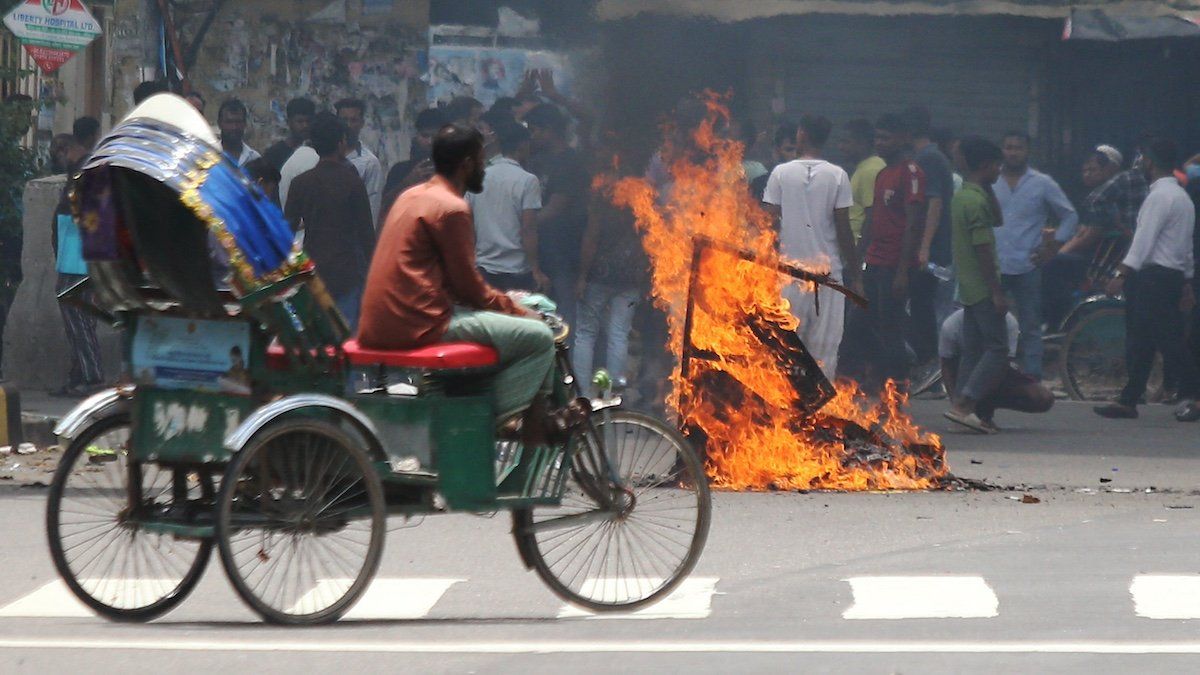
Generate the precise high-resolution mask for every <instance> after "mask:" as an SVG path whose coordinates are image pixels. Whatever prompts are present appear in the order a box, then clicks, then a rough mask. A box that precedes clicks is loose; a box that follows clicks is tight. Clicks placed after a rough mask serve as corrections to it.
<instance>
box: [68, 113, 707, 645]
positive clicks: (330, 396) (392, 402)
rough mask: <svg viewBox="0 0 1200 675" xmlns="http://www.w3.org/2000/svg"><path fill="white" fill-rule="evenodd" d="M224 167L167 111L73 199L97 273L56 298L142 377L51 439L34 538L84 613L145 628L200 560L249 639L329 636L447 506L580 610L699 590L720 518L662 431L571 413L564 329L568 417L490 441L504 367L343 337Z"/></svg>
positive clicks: (305, 266)
mask: <svg viewBox="0 0 1200 675" xmlns="http://www.w3.org/2000/svg"><path fill="white" fill-rule="evenodd" d="M217 147H218V146H217V145H216V139H215V138H213V137H212V135H211V132H210V131H209V130H208V126H207V124H206V123H205V122H204V121H203V119H202V118H201V117H200V116H199V115H198V114H197V113H195V112H194V111H193V110H192V109H191V108H190V106H188V105H187V104H186V102H184V101H183V100H182V99H179V98H176V97H174V96H171V95H166V94H164V95H159V96H156V97H153V98H151V99H150V100H148V101H147V102H145V103H144V104H143V105H142V106H140V107H139V108H137V109H136V110H135V111H134V112H133V113H131V114H130V116H129V117H128V118H127V119H126V120H125V121H123V122H122V123H121V124H120V125H119V126H118V127H117V128H116V129H115V130H114V131H113V132H112V133H111V134H110V135H109V136H108V137H106V138H105V139H104V140H103V141H102V142H101V144H100V145H99V147H98V148H97V150H96V151H95V153H94V154H93V156H92V157H91V158H90V159H89V160H88V162H87V164H86V165H85V166H84V168H83V170H82V172H81V174H80V175H79V177H78V179H77V181H76V184H75V190H74V194H73V205H74V208H75V211H76V216H77V218H78V219H79V223H80V228H81V233H82V235H83V239H84V254H85V258H87V260H88V265H89V278H88V279H87V280H86V281H84V282H83V283H81V284H80V285H78V286H76V287H75V288H72V289H69V290H68V291H66V292H65V293H64V296H65V297H64V300H66V301H73V302H77V303H79V304H80V305H81V306H85V307H88V308H90V309H91V310H92V311H95V312H97V313H99V314H101V315H102V316H104V318H105V319H106V320H108V321H110V322H112V323H114V324H116V325H120V326H122V327H123V328H124V334H125V336H126V338H125V344H126V349H125V360H126V364H127V368H128V371H129V377H130V378H132V380H131V382H129V383H128V384H125V385H123V386H121V387H118V388H115V389H111V390H108V391H105V392H101V393H99V394H96V395H95V396H93V397H91V398H89V399H88V400H86V401H84V402H83V403H82V404H80V405H79V406H78V407H77V408H76V409H75V410H74V411H72V412H71V413H70V414H69V415H68V416H67V417H66V418H64V419H63V420H62V422H61V423H60V424H59V426H58V428H57V429H56V432H57V433H58V434H59V436H60V438H61V443H62V445H63V446H64V447H65V452H64V454H63V457H62V460H61V463H60V466H59V467H58V470H57V472H56V474H55V476H54V480H53V484H52V486H51V489H50V495H49V501H48V506H47V514H46V521H47V522H46V525H47V533H48V539H49V545H50V550H51V554H52V557H53V560H54V564H55V566H56V568H57V570H58V572H59V573H60V575H61V576H62V578H63V579H64V581H65V583H66V584H67V586H68V587H69V588H70V589H71V591H72V592H74V594H75V595H76V596H77V597H79V599H80V600H82V601H83V602H84V603H86V604H87V605H88V606H89V607H91V608H92V609H94V610H95V611H96V612H98V613H99V614H101V615H103V616H105V617H108V618H110V619H114V620H124V621H146V620H150V619H153V618H155V617H157V616H160V615H162V614H163V613H165V612H167V611H169V610H171V609H172V608H174V607H176V606H177V605H178V604H179V603H180V602H182V601H183V600H184V598H185V597H186V596H187V595H188V593H189V592H190V591H191V590H192V589H193V588H194V587H195V585H196V584H197V582H198V581H199V579H200V577H201V575H202V574H203V572H204V570H205V567H206V564H207V563H208V561H209V558H210V556H211V554H212V552H213V549H214V548H215V549H216V550H217V552H218V554H219V557H220V559H221V562H222V564H223V566H224V569H225V572H226V574H227V576H228V578H229V581H230V582H231V583H232V585H233V587H234V589H235V590H236V591H237V593H238V595H239V596H240V597H241V599H242V600H243V601H245V603H246V604H248V605H249V606H250V607H251V608H252V609H253V610H254V611H255V612H257V613H258V614H259V615H260V616H261V617H262V618H263V619H265V620H267V621H271V622H276V623H287V624H313V623H323V622H328V621H334V620H336V619H337V618H338V617H340V616H341V615H342V614H344V613H345V612H346V611H347V610H348V609H349V608H350V607H351V606H352V605H353V604H354V602H355V601H356V600H357V599H358V598H359V597H360V596H361V595H362V593H363V592H364V591H365V590H366V588H367V585H368V584H369V583H370V581H371V578H372V576H373V575H374V573H375V571H376V569H377V567H378V565H379V562H380V557H381V554H382V550H383V546H384V539H385V535H386V524H385V521H386V519H387V517H388V516H392V515H402V516H414V515H424V514H434V513H443V512H450V511H459V512H475V513H480V512H496V511H501V510H506V511H510V512H511V515H512V534H513V537H514V539H515V542H516V548H517V552H518V554H519V555H520V558H521V561H522V562H523V563H524V565H525V566H526V567H527V568H528V569H532V570H534V571H535V572H536V573H537V574H538V575H539V576H540V577H541V578H542V579H543V580H544V581H545V582H546V583H547V584H548V585H549V587H550V588H551V590H552V591H554V592H555V593H556V594H558V595H559V596H561V597H562V598H564V599H565V600H567V601H569V602H571V603H574V604H576V605H579V606H582V607H584V608H586V609H590V610H594V611H604V610H631V609H636V608H638V607H642V606H645V605H648V604H650V603H653V602H655V601H657V600H659V599H661V598H662V597H664V596H665V595H667V594H668V593H670V592H671V590H672V589H674V588H675V586H676V585H677V584H678V583H679V582H680V581H682V580H683V579H684V578H685V577H686V576H687V575H688V574H689V573H690V571H691V570H692V568H693V567H694V566H695V564H696V561H697V559H698V557H699V555H700V553H701V550H702V549H703V546H704V543H705V539H706V536H707V532H708V527H709V518H710V497H709V491H708V486H707V483H706V480H705V475H704V470H703V466H702V464H701V461H700V459H699V458H698V456H697V454H696V453H695V452H694V451H693V449H692V448H691V447H690V446H689V444H688V442H687V441H686V439H685V438H684V437H683V436H681V435H680V433H679V432H678V431H677V430H676V429H674V428H673V427H671V426H669V425H667V424H664V423H663V422H661V421H659V420H656V419H653V418H650V417H647V416H645V415H641V414H638V413H634V412H630V411H626V410H623V409H622V408H621V407H620V402H619V400H618V399H615V398H611V397H610V398H608V399H605V398H603V397H602V398H601V399H599V400H596V401H588V400H586V399H583V398H582V397H581V393H580V391H581V388H580V386H579V384H578V383H577V382H576V380H575V375H574V374H573V373H572V372H571V368H570V365H569V364H570V359H569V358H567V353H566V347H565V340H564V338H565V336H566V332H567V327H566V326H564V325H563V324H562V323H561V321H559V320H557V319H556V318H555V317H554V316H553V315H546V320H547V322H548V323H550V324H551V327H552V328H555V329H556V331H557V335H558V353H557V357H556V366H555V367H556V369H557V370H556V388H555V391H554V392H553V396H552V398H553V403H552V404H553V405H554V406H557V407H560V408H564V409H572V410H574V412H575V414H574V415H573V416H572V417H571V419H572V421H571V422H570V423H564V424H563V426H562V427H561V428H560V429H559V433H558V434H557V435H556V437H555V439H554V440H552V441H551V443H550V444H549V445H548V446H538V447H524V446H523V445H522V444H521V442H520V440H519V437H518V436H512V437H509V436H506V435H505V434H503V433H500V434H498V432H497V429H498V427H497V425H496V421H495V420H494V418H493V411H492V405H491V393H492V391H491V387H492V384H491V379H490V378H489V374H490V373H492V372H493V371H494V368H495V364H496V359H497V357H496V353H495V351H494V350H492V349H491V348H490V347H486V346H482V345H477V344H466V343H444V344H438V345H434V346H432V347H427V348H423V349H416V350H409V351H394V352H379V351H371V350H368V349H364V348H362V347H360V346H359V345H358V344H357V343H356V342H355V341H354V340H352V339H349V337H350V336H349V335H348V331H347V328H346V326H345V322H344V320H343V319H342V317H341V315H340V314H338V312H337V310H336V309H335V307H334V305H333V303H332V301H331V299H330V298H329V296H328V293H327V292H326V291H325V289H324V287H323V285H322V284H321V280H320V277H319V276H318V275H317V273H316V270H314V268H313V265H312V263H311V261H310V260H309V259H308V258H307V257H306V256H305V255H304V252H303V251H302V250H301V248H300V247H299V246H297V245H296V244H295V237H294V235H293V233H292V231H291V229H290V227H289V226H288V225H287V223H286V222H285V221H284V220H283V218H282V215H281V214H280V212H279V210H278V208H277V207H275V206H274V205H273V204H271V203H270V202H269V201H268V200H267V199H266V198H265V197H264V196H263V195H262V193H261V192H259V191H258V190H257V189H256V188H255V187H253V186H252V185H251V184H250V183H249V181H248V180H247V179H246V178H245V177H244V175H243V174H242V173H241V172H240V170H239V169H238V168H237V167H236V166H234V165H233V164H232V163H231V162H230V161H229V160H228V159H227V158H224V157H222V156H221V154H220V153H219V151H218V150H217ZM226 269H227V270H228V272H227V273H224V272H223V270H226ZM223 285H227V286H228V288H222V286H223ZM564 419H565V416H564Z"/></svg>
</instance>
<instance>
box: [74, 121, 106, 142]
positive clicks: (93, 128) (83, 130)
mask: <svg viewBox="0 0 1200 675" xmlns="http://www.w3.org/2000/svg"><path fill="white" fill-rule="evenodd" d="M71 135H72V136H74V137H75V140H76V141H78V142H79V143H80V144H82V145H84V146H86V147H90V144H91V143H95V142H96V138H97V137H99V136H100V120H98V119H96V118H95V117H80V118H79V119H77V120H75V123H74V124H72V125H71Z"/></svg>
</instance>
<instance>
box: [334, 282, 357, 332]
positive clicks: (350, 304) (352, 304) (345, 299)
mask: <svg viewBox="0 0 1200 675" xmlns="http://www.w3.org/2000/svg"><path fill="white" fill-rule="evenodd" d="M362 293H363V289H362V288H356V289H354V290H353V291H347V292H345V293H342V294H341V295H337V296H334V298H333V304H335V305H337V308H338V311H339V312H341V313H342V317H344V318H345V319H346V325H347V326H350V334H351V335H353V334H354V333H356V332H357V331H358V313H359V311H360V310H361V309H362Z"/></svg>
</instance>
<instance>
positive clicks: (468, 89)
mask: <svg viewBox="0 0 1200 675" xmlns="http://www.w3.org/2000/svg"><path fill="white" fill-rule="evenodd" d="M540 68H549V69H551V70H553V71H554V83H555V84H556V85H557V86H558V88H559V89H560V90H561V91H562V92H563V93H564V94H567V95H570V92H571V82H572V80H573V79H574V78H573V77H572V73H571V70H570V67H569V63H568V61H567V57H566V56H564V55H562V54H556V53H554V52H548V51H540V50H536V51H535V50H527V49H513V48H504V47H460V46H451V45H434V46H433V47H430V48H429V71H428V73H427V75H426V83H427V84H428V85H429V89H428V98H429V103H430V105H437V104H438V103H448V102H449V101H450V100H451V99H453V98H454V97H456V96H473V97H474V98H476V99H478V100H479V102H480V103H483V104H484V105H485V106H490V105H492V103H494V102H495V101H496V99H498V98H501V97H504V96H513V95H514V94H516V93H517V90H518V89H520V88H521V81H522V80H523V79H524V76H525V72H526V71H527V70H533V69H540Z"/></svg>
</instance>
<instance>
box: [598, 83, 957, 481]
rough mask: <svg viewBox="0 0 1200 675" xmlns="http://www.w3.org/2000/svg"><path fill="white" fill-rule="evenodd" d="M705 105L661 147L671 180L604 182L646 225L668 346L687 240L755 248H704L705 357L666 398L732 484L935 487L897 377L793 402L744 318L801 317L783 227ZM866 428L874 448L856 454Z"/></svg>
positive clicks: (716, 476)
mask: <svg viewBox="0 0 1200 675" xmlns="http://www.w3.org/2000/svg"><path fill="white" fill-rule="evenodd" d="M705 103H706V105H707V108H708V115H707V118H706V119H705V121H704V122H703V123H702V124H700V126H699V127H698V128H697V129H696V130H695V131H694V133H692V134H691V137H690V139H685V140H684V141H683V142H676V141H674V140H672V139H673V138H675V137H676V136H674V135H673V134H671V133H668V134H667V140H666V141H665V143H664V145H663V148H662V151H661V153H660V157H661V159H662V161H663V163H664V165H665V168H666V170H667V174H668V175H669V183H668V184H667V185H664V186H656V185H654V184H652V183H651V182H650V181H649V180H647V179H645V178H624V179H621V180H619V181H616V182H615V183H611V184H608V185H604V186H598V187H602V189H604V190H606V191H610V192H611V198H612V201H613V202H614V203H616V204H617V205H619V206H623V207H626V208H629V209H630V210H631V211H632V212H633V214H634V216H635V218H636V221H637V224H638V227H639V229H640V230H641V232H642V233H643V235H644V245H645V248H646V251H647V253H648V255H649V257H650V260H651V267H652V274H651V279H652V286H653V295H654V298H655V302H656V303H657V304H658V305H659V306H660V307H661V308H662V309H663V310H664V311H665V312H666V313H667V317H668V324H669V327H670V343H669V348H670V350H671V353H674V354H680V353H681V352H682V348H683V329H684V318H685V311H686V306H687V296H688V288H689V281H690V278H691V261H692V253H693V249H692V247H693V238H694V237H695V236H697V235H704V236H707V237H710V238H712V239H714V240H717V241H721V242H727V243H729V244H732V245H734V246H737V247H740V248H743V249H746V250H749V251H751V252H753V253H754V255H755V256H756V258H757V261H756V262H751V261H747V260H743V259H742V258H740V257H738V256H736V255H734V254H732V253H728V252H725V251H723V250H720V249H711V248H710V249H708V252H707V253H706V254H705V255H704V256H703V258H702V261H701V264H700V269H699V276H698V278H697V283H696V285H695V299H694V302H695V305H694V308H693V322H692V330H691V343H692V345H693V347H694V348H695V349H696V350H703V351H704V352H705V353H707V354H709V355H711V357H710V358H705V359H703V360H693V361H692V365H691V368H690V370H689V373H688V376H687V377H686V378H684V377H683V376H682V374H681V372H680V370H679V368H676V370H675V372H674V373H673V375H672V384H673V388H672V393H671V395H670V396H669V398H668V401H667V403H668V405H670V406H671V407H672V409H674V410H676V411H677V412H679V413H680V416H681V422H682V423H683V424H684V426H686V427H688V428H692V429H698V430H700V431H702V432H703V435H704V436H705V437H706V438H707V455H708V459H707V470H708V474H709V476H710V478H711V479H712V482H713V484H714V485H715V486H717V487H721V488H726V489H733V490H744V489H752V490H753V489H768V488H777V489H836V490H875V489H904V490H908V489H924V488H929V487H935V486H937V485H938V483H939V480H940V479H941V478H944V477H945V476H946V475H947V468H946V465H945V460H944V451H943V448H942V445H941V441H940V439H939V438H938V437H937V436H935V435H933V434H927V433H924V432H922V431H921V430H920V429H919V428H918V427H917V426H916V425H915V424H914V423H913V421H912V419H911V418H910V417H909V416H908V415H907V414H906V413H905V412H904V406H905V404H906V403H907V400H906V398H905V397H904V396H903V395H901V394H899V393H898V392H897V391H896V388H895V387H894V386H892V384H891V383H888V386H887V387H886V390H885V391H884V392H883V394H882V396H881V400H880V401H879V403H877V404H872V403H871V401H870V400H869V399H868V397H867V396H866V395H865V394H863V393H862V392H861V391H860V390H859V388H858V386H857V385H856V384H855V383H853V382H850V381H845V380H839V381H838V382H837V383H835V388H836V391H837V393H836V396H835V397H834V398H833V399H832V400H831V401H829V403H827V404H826V405H825V406H824V407H823V408H822V409H821V411H820V412H819V413H817V414H816V415H814V416H812V417H808V418H805V417H802V416H800V415H799V414H798V413H797V411H796V409H795V408H794V403H795V399H796V393H795V392H794V390H793V388H792V384H791V382H790V381H789V379H788V376H787V372H786V369H785V368H784V365H785V364H784V363H783V362H782V360H781V359H782V357H781V355H780V354H779V353H777V352H776V351H775V350H773V349H772V348H771V347H768V346H767V345H765V344H764V343H763V342H762V341H760V340H759V339H758V338H757V337H756V336H755V335H754V334H753V333H752V332H751V330H750V329H749V327H748V323H747V321H748V319H750V318H751V317H761V318H763V319H766V320H767V321H770V322H774V323H775V324H777V325H779V326H780V327H782V328H784V329H787V330H794V329H795V328H796V326H797V321H796V319H795V318H794V317H793V316H792V314H791V313H790V311H789V307H788V303H787V301H786V300H784V299H783V297H782V290H783V285H784V283H785V279H784V278H783V277H782V276H781V275H780V274H778V273H777V272H775V271H774V270H775V265H776V264H777V263H779V262H781V258H780V255H779V253H778V249H777V245H776V244H777V242H776V238H777V235H776V233H775V230H774V227H773V224H772V220H771V217H770V215H769V214H767V213H766V212H765V211H764V210H763V209H762V208H761V207H760V206H759V205H758V204H756V203H754V201H753V199H752V198H751V196H750V194H749V191H748V190H747V188H746V183H745V179H744V174H743V171H742V157H743V146H742V144H741V143H739V142H737V141H735V140H731V139H727V138H724V137H722V136H721V134H719V133H718V132H717V129H719V128H721V125H723V124H727V123H728V120H729V117H728V116H729V113H728V110H727V109H726V108H725V106H724V102H723V99H722V97H720V96H717V95H714V94H708V95H706V97H705ZM788 262H793V264H794V261H788ZM810 269H811V268H810ZM814 271H819V270H814ZM714 376H718V377H720V379H721V381H722V382H723V383H726V385H727V386H723V387H722V388H721V389H722V390H721V391H720V392H714V391H713V388H712V387H703V386H700V383H701V382H702V381H703V380H704V379H705V378H709V380H710V381H711V380H712V378H713V377H714ZM730 388H732V389H733V391H732V392H730V391H727V390H729V389H730ZM863 439H871V442H872V443H874V445H875V446H877V447H879V448H880V450H879V451H878V452H868V453H866V456H867V458H866V459H863V457H864V455H863V453H862V452H861V450H862V448H863V447H864V446H863V443H864V441H863Z"/></svg>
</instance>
